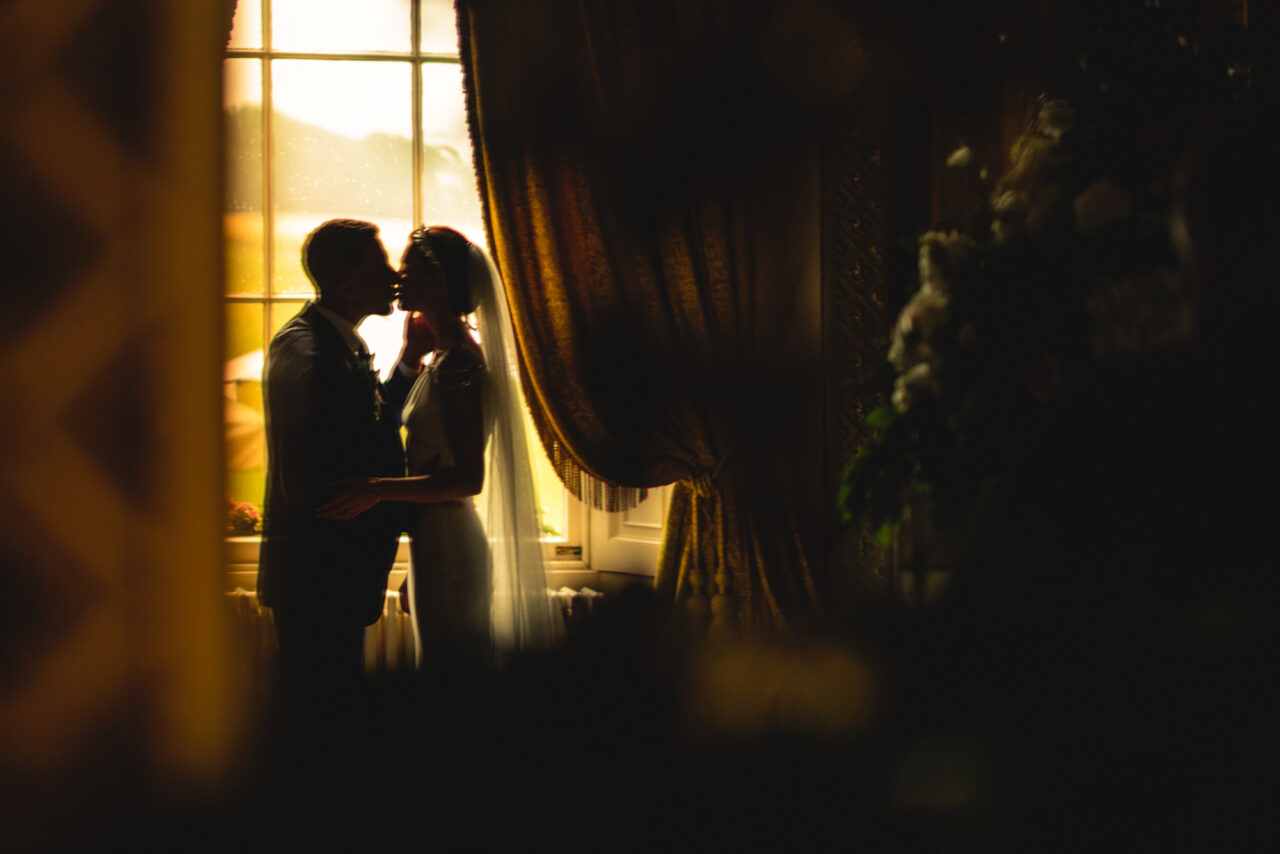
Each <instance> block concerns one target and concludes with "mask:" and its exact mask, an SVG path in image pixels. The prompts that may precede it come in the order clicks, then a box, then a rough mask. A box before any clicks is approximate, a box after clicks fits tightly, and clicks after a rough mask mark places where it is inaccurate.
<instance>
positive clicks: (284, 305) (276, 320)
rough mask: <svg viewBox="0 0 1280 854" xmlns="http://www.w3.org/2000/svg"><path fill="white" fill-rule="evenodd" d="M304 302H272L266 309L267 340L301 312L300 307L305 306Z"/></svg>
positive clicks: (284, 300) (285, 300)
mask: <svg viewBox="0 0 1280 854" xmlns="http://www.w3.org/2000/svg"><path fill="white" fill-rule="evenodd" d="M306 304H307V303H306V300H300V299H299V300H292V299H282V300H273V301H272V302H271V305H270V306H268V307H267V311H268V315H269V316H268V318H267V320H268V324H269V325H268V327H267V335H268V338H271V337H274V336H275V334H276V333H277V332H279V331H280V327H281V326H284V325H285V324H286V323H288V322H289V321H290V320H291V319H292V318H293V316H294V315H295V314H297V313H298V312H300V311H302V307H303V306H304V305H306Z"/></svg>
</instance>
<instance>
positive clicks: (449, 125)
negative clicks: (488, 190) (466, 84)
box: [422, 62, 485, 244]
mask: <svg viewBox="0 0 1280 854" xmlns="http://www.w3.org/2000/svg"><path fill="white" fill-rule="evenodd" d="M422 117H423V122H422V123H423V128H422V217H423V220H424V221H425V222H426V223H427V224H441V225H450V226H453V227H454V228H456V229H458V231H461V232H462V233H463V234H465V235H467V237H469V238H471V239H472V240H474V241H476V242H477V243H480V244H483V243H485V235H484V220H483V219H482V217H481V213H480V196H479V194H478V192H477V190H476V179H475V170H474V168H473V166H472V163H471V140H470V137H469V136H468V134H467V115H466V105H465V103H464V101H463V97H462V67H461V66H460V65H458V64H456V63H438V62H430V63H426V64H424V65H423V66H422Z"/></svg>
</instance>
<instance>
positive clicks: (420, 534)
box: [258, 219, 555, 713]
mask: <svg viewBox="0 0 1280 854" xmlns="http://www.w3.org/2000/svg"><path fill="white" fill-rule="evenodd" d="M302 264H303V267H304V269H305V270H306V272H307V275H308V276H309V277H310V279H311V281H312V283H313V284H314V285H315V288H316V292H317V298H316V299H315V300H313V301H311V302H308V303H307V305H306V306H305V307H304V308H303V309H302V310H301V311H300V312H299V313H298V314H297V315H296V316H295V317H294V318H292V319H291V320H290V321H289V322H288V323H286V324H285V325H284V327H283V328H281V330H280V331H279V332H278V333H277V334H276V335H275V337H274V338H273V339H272V341H271V346H270V349H269V352H268V357H267V361H266V367H265V371H264V375H263V389H264V401H265V409H266V431H267V448H268V461H267V485H266V496H265V519H264V532H263V543H262V552H261V558H260V565H259V577H258V593H259V596H260V599H261V601H262V603H263V604H265V605H268V606H270V607H271V609H272V611H273V613H274V617H275V625H276V635H277V639H278V642H279V645H278V649H279V659H278V663H279V673H280V679H281V689H282V696H283V697H284V700H285V702H286V704H291V706H292V708H293V709H294V710H295V711H305V712H308V713H311V712H321V713H323V712H324V711H325V710H326V707H328V706H330V705H334V704H338V705H340V704H342V703H343V702H345V701H347V700H348V699H349V698H350V696H351V690H350V689H352V688H354V687H355V686H356V683H357V682H358V681H359V678H360V675H361V672H362V659H363V635H364V628H365V627H366V626H368V625H372V624H373V623H374V622H376V621H377V620H378V618H379V617H380V616H381V614H382V610H383V603H384V600H385V596H386V585H387V577H388V574H389V572H390V569H391V565H392V562H393V560H394V557H395V553H396V549H397V545H398V542H399V536H400V534H401V532H404V531H407V532H408V533H409V534H410V537H411V548H410V553H411V558H412V563H411V568H410V573H409V580H408V595H409V598H410V600H411V602H412V607H411V613H412V615H413V622H414V631H415V637H416V641H417V645H418V653H419V661H420V662H422V661H447V662H450V663H456V662H465V663H467V664H469V665H482V666H483V665H485V664H488V663H490V662H491V661H492V658H493V651H494V641H495V626H494V624H493V620H494V616H495V614H496V615H497V616H498V618H499V620H500V621H501V622H503V623H507V622H513V621H514V623H515V624H520V622H521V621H525V622H526V623H527V622H528V621H529V620H530V619H532V620H533V624H534V625H535V626H539V628H538V629H536V631H537V632H540V633H541V635H540V636H539V637H543V636H545V637H546V638H550V637H554V632H555V628H554V624H553V623H552V622H551V617H552V615H551V614H550V609H549V605H548V604H547V602H546V598H547V597H546V594H545V590H546V585H545V580H544V576H543V567H542V563H541V553H540V550H539V548H538V543H537V527H536V525H537V523H536V512H535V507H536V505H535V503H534V499H533V496H532V495H531V494H530V493H529V490H528V489H523V490H522V489H517V488H515V485H517V484H520V483H522V482H523V483H530V482H531V479H530V478H529V477H527V472H528V470H529V469H528V459H527V454H526V451H525V446H524V444H523V427H522V425H521V424H519V423H516V422H519V417H518V412H519V408H518V407H519V406H521V405H522V403H521V401H520V400H519V397H518V395H519V386H518V381H517V382H514V383H513V382H512V381H511V380H512V378H513V377H515V376H516V374H515V368H514V364H513V358H512V357H513V353H514V348H513V347H512V346H511V343H510V337H511V332H510V319H509V317H508V316H507V314H506V304H505V295H504V294H503V292H502V286H501V279H500V278H499V277H498V276H497V274H496V272H495V270H494V268H493V265H492V264H491V263H490V262H489V260H488V257H487V256H486V255H485V254H484V252H483V251H482V250H481V249H480V248H479V247H477V246H475V245H474V244H472V243H471V242H470V241H468V240H467V238H466V237H464V236H463V235H461V234H460V233H458V232H457V231H454V230H453V229H450V228H446V227H441V226H432V227H430V228H418V229H415V230H414V232H413V233H412V235H411V236H410V240H409V243H408V245H407V246H406V247H405V250H404V253H403V256H402V258H401V262H400V269H399V271H396V270H395V269H393V268H392V267H391V265H390V263H389V260H388V256H387V252H386V249H385V248H384V247H383V245H382V242H381V240H380V238H379V233H378V228H377V226H375V225H374V224H372V223H368V222H363V221H359V220H350V219H337V220H330V221H328V222H325V223H323V224H321V225H320V226H319V227H317V228H316V229H315V230H314V231H312V232H311V234H310V235H308V237H307V239H306V241H305V243H304V244H303V248H302ZM397 298H398V300H399V304H400V307H401V308H402V309H404V310H405V311H406V312H407V314H406V318H405V327H404V346H403V349H402V351H401V353H400V359H399V361H398V363H397V365H396V366H395V368H394V369H393V370H392V371H391V372H390V375H389V376H388V377H387V378H386V379H383V378H381V377H380V376H379V375H378V374H377V373H376V372H375V370H374V368H373V365H372V357H371V356H370V354H369V352H368V350H367V348H366V347H365V344H364V341H363V340H362V339H361V337H360V335H359V333H358V332H357V329H356V328H357V326H358V325H359V324H360V322H361V321H362V320H363V319H364V318H365V317H367V316H369V315H383V316H385V315H389V314H390V313H391V311H392V304H393V302H395V301H396V300H397ZM477 310H478V311H477ZM473 313H478V318H479V319H480V330H479V331H480V334H481V341H483V342H484V344H485V347H484V349H483V350H482V348H481V346H480V343H479V342H477V340H476V338H475V337H473V335H472V334H471V328H470V327H469V326H468V325H467V321H466V318H467V317H468V316H469V315H472V314H473ZM428 355H431V359H430V362H429V364H427V366H426V367H424V365H423V363H424V359H425V358H426V357H427V356H428ZM495 425H496V429H498V430H500V431H503V437H500V438H505V437H506V436H507V435H508V434H511V432H512V431H514V432H515V434H516V435H517V436H518V438H519V447H518V448H517V447H515V443H513V442H506V441H500V442H494V443H493V444H494V448H495V451H494V454H492V455H491V459H490V460H489V466H488V469H487V470H486V458H485V448H486V443H487V441H488V439H489V436H490V435H491V434H492V433H493V432H494V430H495ZM402 426H403V427H404V428H405V430H404V441H403V443H402V439H401V435H402V434H401V427H402ZM499 448H501V450H499ZM513 449H514V452H513ZM486 471H488V472H489V473H490V475H491V477H490V483H488V484H487V485H488V487H489V494H492V498H493V500H490V501H488V502H486V505H487V506H486V508H483V509H478V508H477V507H476V505H475V502H474V501H473V500H472V496H475V495H477V494H478V493H480V492H481V490H482V488H483V487H485V486H486ZM516 472H524V473H525V474H526V476H525V477H524V478H523V480H522V478H521V477H519V476H516V475H515V473H516ZM482 515H483V516H484V517H485V518H484V520H482V518H481V516H482ZM491 539H492V540H494V542H495V543H497V544H498V547H497V548H496V549H491V548H490V545H489V543H490V540H491ZM495 566H496V567H497V569H498V570H499V576H500V577H499V578H498V579H497V580H498V587H499V588H500V589H499V593H500V596H499V597H498V598H499V599H500V600H501V601H500V604H499V605H497V606H495V596H494V592H495V591H494V580H495V577H494V570H495ZM521 579H523V581H521ZM513 586H514V588H515V589H517V590H521V589H525V588H532V589H533V590H535V591H536V592H537V593H538V594H539V596H540V598H541V600H542V601H541V603H539V602H538V601H537V600H538V597H533V596H524V597H522V596H520V595H514V596H513V595H512V594H511V591H512V589H513ZM504 634H506V635H507V636H508V637H509V636H510V633H509V632H508V633H504V631H503V629H502V628H501V627H498V632H497V635H498V636H502V635H504ZM529 640H533V641H537V640H538V638H537V637H535V638H532V639H530V638H517V639H516V644H513V645H518V644H519V643H520V642H525V641H529Z"/></svg>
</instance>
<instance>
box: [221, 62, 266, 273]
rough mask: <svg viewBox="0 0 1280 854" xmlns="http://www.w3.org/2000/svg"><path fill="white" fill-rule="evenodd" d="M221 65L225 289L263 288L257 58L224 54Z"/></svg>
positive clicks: (259, 66) (260, 115)
mask: <svg viewBox="0 0 1280 854" xmlns="http://www.w3.org/2000/svg"><path fill="white" fill-rule="evenodd" d="M222 71H223V75H222V76H223V129H224V142H225V148H224V150H223V156H224V157H225V158H226V172H227V178H226V188H225V190H226V192H225V197H224V199H223V209H222V210H223V216H222V223H223V234H224V238H225V244H224V251H225V263H226V277H227V279H226V292H227V293H229V294H262V293H264V292H265V291H264V288H263V271H264V267H263V255H262V248H263V247H262V61H261V60H257V59H228V60H226V61H224V62H223V64H222Z"/></svg>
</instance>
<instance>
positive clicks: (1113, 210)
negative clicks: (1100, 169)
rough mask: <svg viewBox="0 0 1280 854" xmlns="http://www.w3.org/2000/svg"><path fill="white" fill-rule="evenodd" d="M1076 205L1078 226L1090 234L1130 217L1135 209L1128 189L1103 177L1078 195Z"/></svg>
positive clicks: (1083, 231)
mask: <svg viewBox="0 0 1280 854" xmlns="http://www.w3.org/2000/svg"><path fill="white" fill-rule="evenodd" d="M1074 207H1075V212H1076V228H1078V229H1079V230H1080V231H1081V232H1082V233H1084V234H1088V233H1089V232H1092V231H1096V230H1098V229H1099V228H1102V227H1103V226H1104V225H1107V224H1109V223H1113V222H1117V221H1119V220H1122V219H1124V218H1126V217H1128V216H1129V214H1130V213H1131V212H1132V210H1133V196H1132V195H1131V194H1130V193H1129V191H1128V190H1126V189H1124V188H1122V187H1117V186H1116V185H1115V184H1112V183H1111V182H1110V181H1108V180H1107V179H1106V178H1103V179H1102V180H1100V181H1095V182H1094V183H1092V184H1090V185H1089V186H1088V187H1087V188H1086V189H1085V191H1084V192H1083V193H1081V194H1080V195H1078V196H1076V199H1075V204H1074Z"/></svg>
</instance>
